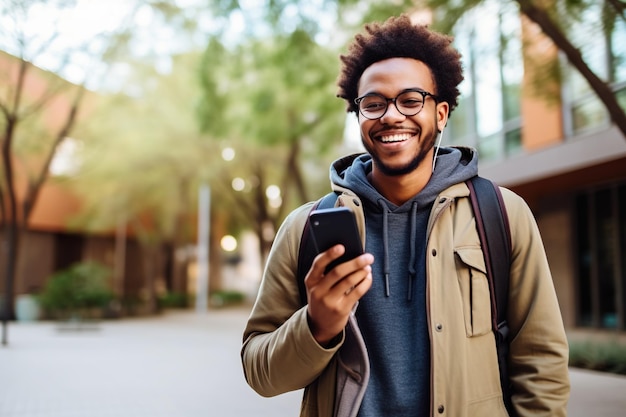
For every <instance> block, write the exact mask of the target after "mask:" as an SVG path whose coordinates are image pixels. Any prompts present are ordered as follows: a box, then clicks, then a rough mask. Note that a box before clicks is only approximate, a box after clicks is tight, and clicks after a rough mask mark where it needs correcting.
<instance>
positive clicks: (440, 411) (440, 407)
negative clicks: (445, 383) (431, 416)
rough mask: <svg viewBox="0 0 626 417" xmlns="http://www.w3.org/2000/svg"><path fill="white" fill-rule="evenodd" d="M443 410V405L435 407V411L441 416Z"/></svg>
mask: <svg viewBox="0 0 626 417" xmlns="http://www.w3.org/2000/svg"><path fill="white" fill-rule="evenodd" d="M444 410H445V409H444V407H443V404H440V405H439V407H437V411H438V412H439V414H443V412H444Z"/></svg>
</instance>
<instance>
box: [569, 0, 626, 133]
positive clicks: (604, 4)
mask: <svg viewBox="0 0 626 417" xmlns="http://www.w3.org/2000/svg"><path fill="white" fill-rule="evenodd" d="M568 27H569V28H570V29H569V32H568V37H569V39H570V40H571V42H572V43H573V44H574V45H575V46H576V47H577V48H579V49H580V51H581V53H582V55H583V59H584V60H585V62H586V63H587V65H588V66H589V68H590V69H591V70H592V71H593V72H594V73H595V74H597V75H598V76H599V77H600V78H601V79H602V80H604V81H606V82H608V83H610V84H611V86H612V87H613V91H615V93H616V95H617V97H618V101H619V102H620V104H621V106H622V108H624V109H625V110H626V21H624V19H623V17H621V16H620V15H619V14H617V13H616V12H615V9H614V7H613V6H611V5H610V2H608V1H599V2H595V3H593V4H591V3H590V4H589V5H588V6H587V7H586V8H585V10H584V12H582V13H581V16H580V18H579V19H578V20H577V21H575V22H572V23H571V24H569V25H568ZM566 76H567V83H566V84H565V88H564V97H565V99H566V111H568V112H569V117H568V118H569V120H571V126H570V129H569V130H570V135H576V134H578V133H583V132H585V131H588V130H593V129H598V128H605V127H606V126H608V124H609V116H608V113H607V111H606V110H605V108H604V104H603V103H602V102H601V101H600V100H599V99H598V97H597V96H596V95H595V93H594V92H593V91H592V90H591V88H590V87H589V84H588V83H587V81H586V80H585V79H584V78H583V77H582V76H581V75H580V74H579V73H578V72H577V71H575V70H574V69H572V68H567V69H566Z"/></svg>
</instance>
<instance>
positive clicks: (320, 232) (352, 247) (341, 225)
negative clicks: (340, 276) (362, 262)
mask: <svg viewBox="0 0 626 417" xmlns="http://www.w3.org/2000/svg"><path fill="white" fill-rule="evenodd" d="M309 221H310V227H311V233H312V235H313V241H314V242H315V247H316V249H317V252H318V253H321V252H324V251H326V250H328V249H330V248H331V247H333V246H335V245H338V244H342V245H343V246H344V247H345V249H346V250H345V252H344V254H343V255H341V256H340V257H339V258H337V259H335V260H334V261H332V262H331V263H330V264H329V265H328V266H327V267H326V271H325V273H327V272H328V271H330V270H331V269H333V268H334V267H335V266H337V265H339V264H341V263H343V262H346V261H349V260H350V259H353V258H356V257H357V256H359V255H361V254H363V244H362V243H361V236H360V234H359V229H358V227H357V224H356V218H355V216H354V213H353V212H352V210H350V209H349V208H347V207H334V208H329V209H319V210H313V211H312V212H311V214H310V215H309Z"/></svg>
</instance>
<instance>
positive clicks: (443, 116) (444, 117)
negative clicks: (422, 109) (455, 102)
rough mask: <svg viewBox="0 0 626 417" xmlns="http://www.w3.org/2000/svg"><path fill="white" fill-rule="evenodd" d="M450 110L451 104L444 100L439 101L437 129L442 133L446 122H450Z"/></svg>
mask: <svg viewBox="0 0 626 417" xmlns="http://www.w3.org/2000/svg"><path fill="white" fill-rule="evenodd" d="M449 110H450V105H449V104H448V103H447V102H445V101H442V102H441V103H437V131H438V132H439V133H441V131H442V130H443V128H444V127H446V124H447V123H448V113H449Z"/></svg>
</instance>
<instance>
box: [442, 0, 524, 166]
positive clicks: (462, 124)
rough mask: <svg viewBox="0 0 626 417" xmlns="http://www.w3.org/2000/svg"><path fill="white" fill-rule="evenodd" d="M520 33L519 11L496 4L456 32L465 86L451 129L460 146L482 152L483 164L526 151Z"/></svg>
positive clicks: (466, 20)
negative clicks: (524, 144)
mask: <svg viewBox="0 0 626 417" xmlns="http://www.w3.org/2000/svg"><path fill="white" fill-rule="evenodd" d="M520 31H521V29H520V17H519V12H518V9H517V7H515V5H514V4H513V3H506V2H504V3H503V2H499V1H494V0H488V1H486V2H484V3H483V4H482V5H481V6H479V7H476V8H475V9H473V10H472V11H470V12H468V13H466V14H465V16H464V17H463V18H462V19H461V20H460V21H459V23H458V24H457V25H456V27H455V30H454V38H455V41H454V43H455V46H456V47H457V48H458V50H459V51H460V52H461V54H462V55H463V66H464V68H465V80H464V81H463V82H462V83H461V85H460V86H459V89H460V91H461V97H460V99H459V106H458V108H457V109H456V110H455V111H454V113H453V114H452V116H451V117H450V122H449V128H450V132H451V135H452V137H453V138H454V141H455V143H456V144H461V145H467V146H473V147H476V148H477V149H478V151H479V155H480V158H481V160H496V159H502V158H504V157H505V156H509V155H512V154H514V153H516V152H518V151H519V150H521V118H520V103H521V100H520V95H521V91H520V90H521V88H520V86H521V83H522V76H523V64H522V55H521V51H522V48H521V42H520V39H521V38H520Z"/></svg>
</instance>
